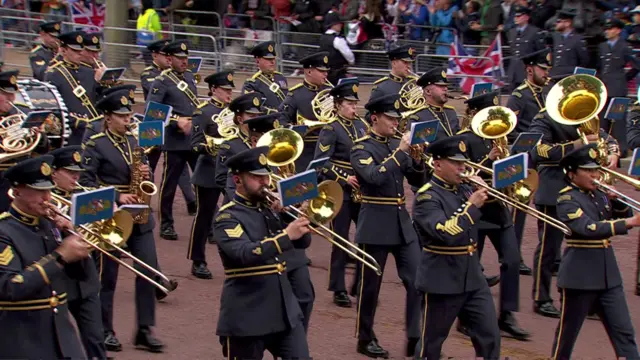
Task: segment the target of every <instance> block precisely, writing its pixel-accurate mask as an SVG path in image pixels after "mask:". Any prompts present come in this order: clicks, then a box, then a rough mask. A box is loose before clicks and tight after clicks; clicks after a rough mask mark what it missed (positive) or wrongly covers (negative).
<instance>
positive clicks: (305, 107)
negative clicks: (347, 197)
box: [278, 52, 332, 172]
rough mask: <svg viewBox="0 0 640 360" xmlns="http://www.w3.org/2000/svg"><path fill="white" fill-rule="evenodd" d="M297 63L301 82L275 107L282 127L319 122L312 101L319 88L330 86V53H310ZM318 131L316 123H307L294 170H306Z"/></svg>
mask: <svg viewBox="0 0 640 360" xmlns="http://www.w3.org/2000/svg"><path fill="white" fill-rule="evenodd" d="M300 64H301V65H302V67H303V68H304V81H303V82H301V83H299V84H298V85H295V86H294V87H292V88H291V89H289V93H288V94H287V98H286V99H284V101H283V102H282V104H280V107H279V108H278V112H279V113H280V114H281V117H280V124H281V125H282V126H288V125H305V123H307V124H308V123H309V122H316V123H317V122H318V121H322V119H318V118H317V117H316V115H315V114H314V112H313V109H312V107H311V103H312V102H313V99H314V98H315V97H316V95H318V93H319V92H320V91H322V90H324V89H328V88H331V87H332V85H331V84H330V83H328V82H327V72H328V71H329V53H326V52H318V53H315V54H312V55H309V56H307V57H305V58H303V59H301V60H300ZM319 133H320V129H319V128H317V126H310V127H309V128H308V129H307V130H306V133H305V134H303V139H304V149H303V150H302V155H301V156H300V157H299V158H298V160H296V162H295V167H296V171H297V172H302V171H305V170H306V169H307V166H308V165H309V163H310V162H311V160H312V159H313V154H314V152H315V150H316V143H317V142H318V134H319Z"/></svg>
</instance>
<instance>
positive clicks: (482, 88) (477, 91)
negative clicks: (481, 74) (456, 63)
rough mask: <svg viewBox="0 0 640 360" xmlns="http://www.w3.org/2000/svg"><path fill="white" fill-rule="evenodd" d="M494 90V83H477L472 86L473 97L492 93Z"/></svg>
mask: <svg viewBox="0 0 640 360" xmlns="http://www.w3.org/2000/svg"><path fill="white" fill-rule="evenodd" d="M492 90H493V83H486V82H485V83H475V84H473V85H471V97H476V96H480V95H482V94H487V93H490V92H491V91H492Z"/></svg>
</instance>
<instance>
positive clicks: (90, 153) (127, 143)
mask: <svg viewBox="0 0 640 360" xmlns="http://www.w3.org/2000/svg"><path fill="white" fill-rule="evenodd" d="M97 106H98V108H99V109H100V110H101V111H103V112H104V124H105V130H104V131H102V132H99V133H98V134H96V135H94V136H92V137H91V138H90V139H89V141H87V143H86V144H85V148H84V152H83V160H82V164H83V167H84V169H85V170H86V171H84V172H83V173H82V176H81V179H80V182H81V184H82V185H84V186H88V187H94V188H97V187H99V186H101V185H105V186H114V187H115V188H116V202H117V204H118V205H128V204H138V201H139V200H138V198H137V196H136V195H135V194H132V193H131V192H130V183H131V175H132V171H140V173H141V174H142V176H143V177H144V178H146V179H149V178H150V175H151V174H150V169H149V165H147V164H136V163H135V162H133V161H134V151H135V148H136V147H137V146H138V142H137V141H136V139H135V137H134V136H133V135H132V134H131V133H130V132H128V131H127V125H128V124H129V121H130V118H131V114H132V111H131V104H130V103H129V98H128V91H120V92H115V93H112V94H110V95H108V96H106V97H105V98H103V99H102V100H100V102H99V103H98V105H97ZM132 166H139V168H138V169H133V168H132ZM154 225H155V221H154V220H153V217H152V216H150V217H149V221H148V222H147V223H144V224H139V223H136V224H134V226H133V232H132V233H131V237H130V238H129V240H128V241H127V247H128V248H129V251H130V252H131V253H132V254H133V255H134V256H135V257H137V258H139V259H141V260H142V261H144V262H145V263H146V264H148V265H150V266H152V267H154V268H156V269H157V268H158V260H157V255H156V248H155V240H154V238H153V227H154ZM105 260H106V261H105ZM99 266H101V270H102V271H101V274H102V279H101V281H102V289H101V290H100V300H101V302H102V316H103V324H104V329H105V345H106V347H107V350H109V351H120V350H121V349H122V345H121V344H120V342H119V341H118V339H117V338H116V336H115V332H114V331H113V297H114V292H115V287H116V282H117V277H118V264H117V263H116V262H113V261H109V260H108V259H102V260H101V261H100V264H99ZM136 269H137V270H139V271H141V272H142V273H143V274H145V275H147V276H149V277H152V278H153V277H154V276H153V275H152V274H150V273H149V271H147V270H146V269H143V268H141V267H140V266H138V265H136ZM135 297H136V314H137V322H136V325H137V332H136V336H135V339H134V345H135V346H136V347H140V348H144V349H145V350H148V351H151V352H162V351H163V348H164V344H162V342H160V340H158V339H157V338H155V337H154V336H153V335H152V332H151V327H152V326H154V325H155V310H156V301H155V300H156V299H155V289H154V286H153V285H152V284H151V283H149V282H147V281H145V280H144V279H142V278H140V277H136V280H135Z"/></svg>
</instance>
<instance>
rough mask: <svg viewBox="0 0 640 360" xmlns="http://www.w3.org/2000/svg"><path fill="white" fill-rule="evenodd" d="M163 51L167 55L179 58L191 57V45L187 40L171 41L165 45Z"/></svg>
mask: <svg viewBox="0 0 640 360" xmlns="http://www.w3.org/2000/svg"><path fill="white" fill-rule="evenodd" d="M161 51H162V52H163V53H165V54H167V55H170V56H175V57H179V58H186V57H189V45H188V44H187V41H184V40H178V41H174V42H170V43H168V44H167V45H165V46H164V47H163V48H162V50H161Z"/></svg>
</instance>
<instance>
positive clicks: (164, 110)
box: [142, 101, 173, 125]
mask: <svg viewBox="0 0 640 360" xmlns="http://www.w3.org/2000/svg"><path fill="white" fill-rule="evenodd" d="M172 111H173V106H170V105H165V104H160V103H157V102H154V101H151V102H149V104H148V105H147V108H146V110H145V111H144V119H143V120H142V122H146V121H162V122H163V123H164V124H165V125H167V122H168V121H169V117H170V116H171V112H172Z"/></svg>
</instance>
